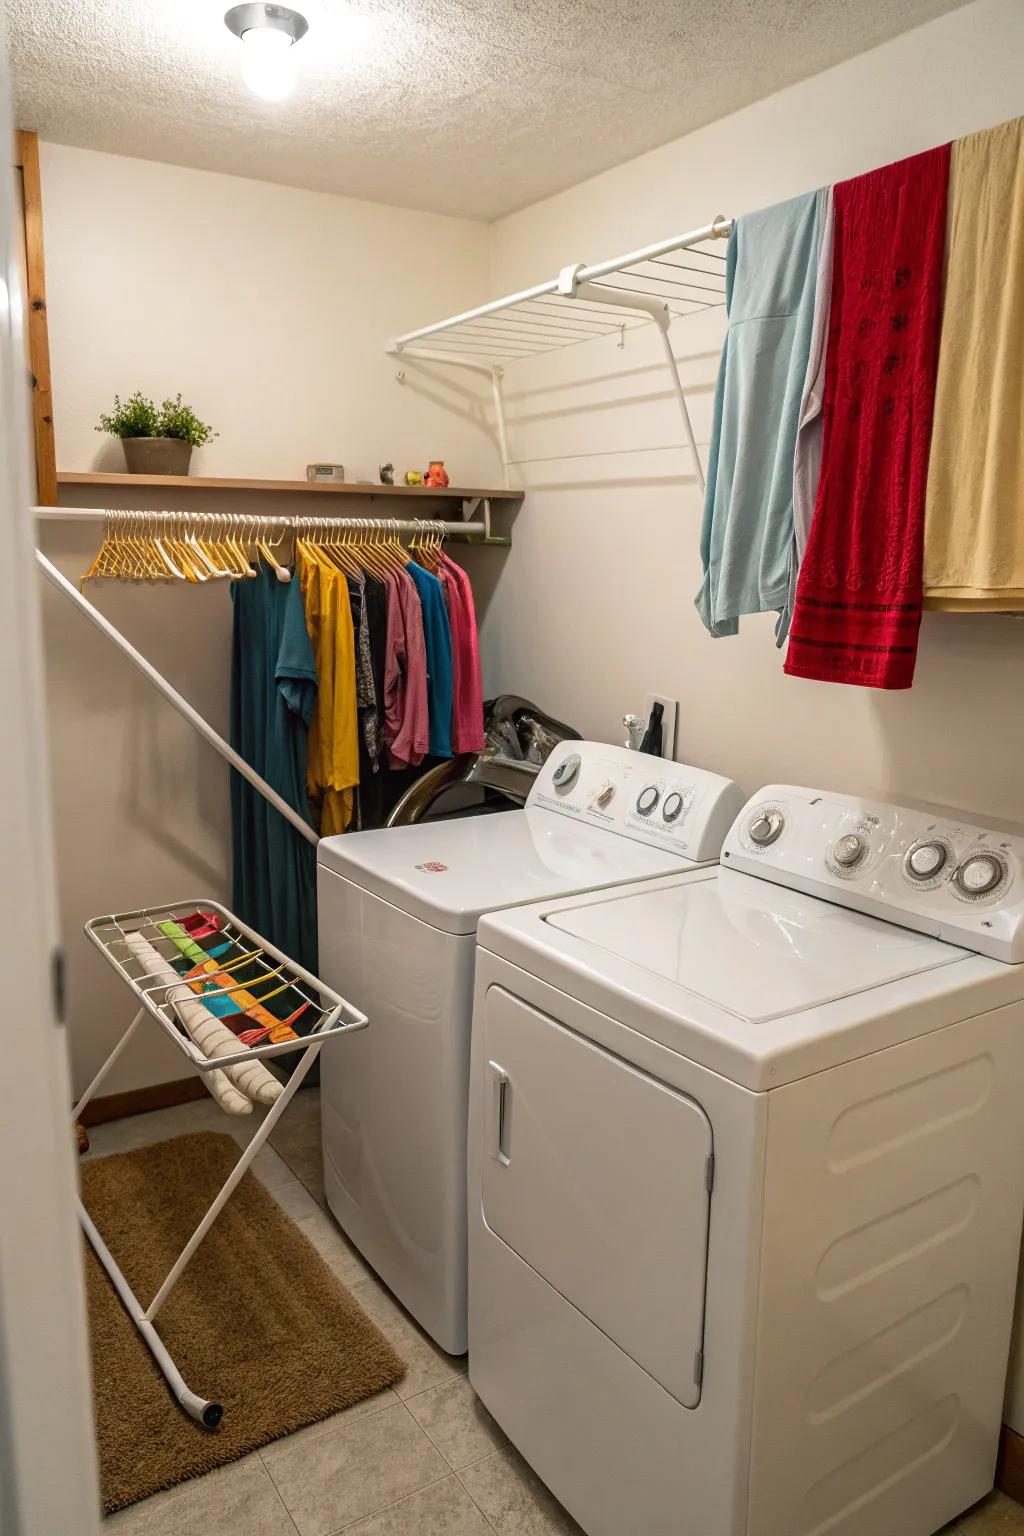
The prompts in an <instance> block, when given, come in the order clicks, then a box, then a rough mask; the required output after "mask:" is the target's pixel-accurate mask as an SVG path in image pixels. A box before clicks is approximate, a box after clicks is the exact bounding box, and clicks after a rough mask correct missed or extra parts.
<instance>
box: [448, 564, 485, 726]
mask: <svg viewBox="0 0 1024 1536" xmlns="http://www.w3.org/2000/svg"><path fill="white" fill-rule="evenodd" d="M438 574H439V576H440V578H441V583H442V585H443V587H444V591H445V596H446V597H447V599H448V622H449V624H450V626H451V633H452V751H453V752H456V753H458V752H482V751H483V749H484V693H483V683H482V680H481V677H480V642H479V638H478V636H477V629H476V606H475V604H474V602H473V588H472V586H471V585H470V580H469V577H468V576H467V575H466V572H465V571H464V570H463V569H462V567H461V566H460V565H456V564H455V562H454V560H449V559H448V556H447V555H442V556H441V566H440V570H439V572H438Z"/></svg>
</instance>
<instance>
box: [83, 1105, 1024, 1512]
mask: <svg viewBox="0 0 1024 1536" xmlns="http://www.w3.org/2000/svg"><path fill="white" fill-rule="evenodd" d="M258 1124H259V1121H258V1119H256V1117H255V1116H253V1117H252V1118H251V1119H250V1118H248V1117H247V1119H246V1120H244V1121H232V1120H229V1119H228V1118H227V1117H226V1116H225V1115H223V1114H221V1112H220V1110H219V1109H217V1108H216V1106H215V1105H214V1104H213V1103H212V1102H199V1103H195V1104H183V1105H181V1106H180V1107H179V1108H176V1109H166V1110H157V1111H156V1112H154V1113H153V1114H149V1115H137V1116H134V1117H133V1118H131V1119H128V1120H118V1121H114V1122H112V1123H111V1124H109V1125H104V1126H98V1127H96V1128H95V1129H94V1130H93V1131H91V1132H90V1140H91V1146H90V1150H89V1152H88V1154H87V1156H89V1157H98V1156H99V1157H102V1156H103V1155H104V1154H106V1153H109V1152H123V1151H127V1150H128V1149H129V1148H131V1147H139V1146H145V1145H147V1144H148V1143H149V1142H153V1141H159V1140H162V1139H163V1138H164V1137H167V1136H180V1135H183V1134H185V1133H186V1132H188V1131H198V1130H218V1131H225V1130H226V1131H230V1132H232V1133H233V1134H234V1135H235V1136H236V1139H237V1140H239V1141H240V1142H245V1141H246V1140H247V1139H248V1138H249V1137H250V1136H251V1135H252V1134H253V1131H254V1130H255V1127H256V1126H257V1125H258ZM253 1166H254V1169H255V1171H256V1172H257V1173H258V1174H259V1176H260V1178H261V1179H262V1180H263V1182H264V1184H265V1185H266V1186H267V1188H268V1189H269V1190H271V1191H272V1192H273V1194H274V1197H275V1198H276V1199H277V1200H278V1201H279V1202H280V1204H281V1205H282V1207H283V1208H284V1209H285V1210H286V1211H287V1212H288V1214H289V1215H290V1216H291V1217H292V1219H293V1220H294V1221H296V1222H297V1223H298V1224H299V1227H300V1228H301V1230H302V1231H303V1232H304V1233H305V1234H306V1236H307V1237H308V1238H309V1240H310V1242H311V1243H313V1245H314V1247H316V1248H317V1250H318V1251H319V1252H320V1253H321V1254H322V1255H323V1257H324V1258H325V1259H326V1261H327V1263H328V1264H329V1265H330V1266H331V1268H332V1269H334V1270H335V1271H336V1273H337V1274H338V1275H339V1277H340V1278H341V1279H342V1280H343V1281H344V1282H345V1284H346V1285H347V1286H349V1288H350V1289H351V1290H352V1292H353V1294H354V1295H355V1296H356V1297H358V1299H359V1301H360V1302H361V1304H362V1306H363V1307H364V1308H365V1309H366V1311H367V1312H368V1313H369V1314H370V1316H371V1317H372V1318H373V1319H374V1320H375V1321H376V1323H377V1324H378V1326H379V1327H380V1328H381V1329H382V1331H383V1332H384V1333H386V1334H387V1335H388V1337H389V1338H390V1339H391V1340H392V1341H393V1343H394V1345H395V1348H396V1349H397V1350H398V1352H399V1354H401V1356H402V1358H403V1359H404V1360H405V1361H406V1364H407V1367H408V1369H407V1372H406V1375H405V1378H404V1380H403V1381H401V1382H399V1384H398V1386H397V1387H395V1388H394V1390H390V1391H386V1392H381V1393H379V1394H378V1395H377V1396H376V1397H373V1398H370V1399H368V1400H367V1401H365V1402H362V1403H357V1404H356V1406H355V1407H353V1408H349V1409H347V1410H346V1411H345V1412H344V1413H339V1414H337V1415H335V1417H334V1418H331V1419H326V1420H324V1421H323V1422H322V1423H319V1424H312V1425H310V1426H309V1428H308V1429H303V1430H300V1431H299V1432H298V1433H297V1434H294V1435H289V1436H287V1437H286V1438H285V1439H283V1440H278V1441H275V1443H274V1444H273V1445H269V1446H266V1447H265V1448H264V1449H263V1450H262V1451H257V1452H254V1453H253V1454H252V1455H251V1456H247V1457H245V1458H244V1460H242V1461H238V1462H235V1463H234V1464H233V1465H231V1466H228V1467H223V1468H221V1469H220V1470H218V1471H216V1472H211V1473H210V1474H209V1475H208V1476H207V1477H202V1478H196V1479H194V1480H193V1481H192V1482H188V1483H182V1484H181V1485H180V1486H179V1487H177V1488H172V1489H170V1490H169V1491H168V1492H166V1493H159V1494H157V1495H156V1496H155V1498H152V1499H147V1500H145V1501H144V1502H143V1503H141V1504H136V1505H133V1507H132V1508H131V1509H127V1510H123V1511H122V1512H121V1513H120V1514H117V1515H112V1516H110V1518H109V1519H108V1520H107V1521H106V1522H105V1525H104V1536H337V1533H340V1532H345V1533H346V1536H442V1533H443V1536H573V1533H576V1536H582V1533H581V1532H580V1527H579V1526H578V1525H577V1524H576V1522H575V1521H574V1520H573V1519H571V1518H570V1516H569V1515H568V1514H566V1512H565V1510H564V1509H562V1507H561V1506H560V1505H559V1504H558V1503H557V1502H556V1501H555V1499H554V1498H552V1496H551V1494H550V1493H549V1492H548V1490H547V1489H546V1488H545V1487H544V1485H543V1484H542V1483H541V1482H540V1480H539V1479H538V1478H537V1477H535V1476H534V1474H533V1473H532V1472H531V1471H530V1469H529V1467H527V1465H526V1463H525V1462H524V1461H523V1460H522V1458H521V1457H520V1456H519V1455H518V1454H517V1453H516V1451H515V1450H513V1448H512V1446H511V1445H510V1444H509V1443H508V1441H507V1440H506V1439H505V1437H504V1435H503V1434H502V1433H501V1431H500V1429H499V1428H498V1427H497V1425H496V1424H495V1423H494V1421H493V1419H491V1417H490V1415H489V1414H488V1413H487V1410H486V1409H485V1408H484V1407H483V1405H482V1403H480V1402H479V1400H478V1399H477V1398H476V1396H475V1395H474V1393H473V1390H472V1388H471V1387H470V1385H469V1382H468V1380H467V1378H466V1364H465V1360H464V1359H454V1358H452V1357H451V1356H449V1355H445V1354H443V1353H442V1352H441V1350H439V1349H438V1348H437V1346H436V1345H435V1344H433V1343H432V1342H431V1340H430V1339H428V1338H427V1336H426V1335H425V1334H424V1333H423V1332H422V1331H421V1330H420V1329H419V1328H418V1327H417V1325H416V1324H415V1323H414V1322H413V1321H412V1319H411V1318H409V1317H408V1316H407V1315H406V1313H405V1312H403V1311H402V1309H401V1307H399V1306H398V1304H397V1303H396V1302H395V1301H394V1300H393V1298H392V1297H391V1295H390V1293H389V1292H388V1291H387V1290H386V1289H385V1288H384V1286H382V1285H381V1284H380V1282H379V1281H378V1280H377V1279H376V1278H375V1277H374V1276H373V1275H372V1274H371V1273H370V1271H369V1270H368V1269H367V1267H366V1265H365V1264H364V1263H363V1262H362V1260H361V1259H360V1257H359V1255H358V1254H357V1253H356V1252H355V1250H354V1249H353V1248H352V1247H351V1246H350V1245H349V1243H348V1242H347V1241H346V1239H345V1238H344V1236H343V1235H342V1233H341V1232H340V1230H339V1228H338V1227H337V1226H336V1224H335V1223H334V1220H333V1218H332V1217H331V1216H330V1215H329V1213H328V1212H327V1211H326V1209H325V1207H324V1203H323V1178H322V1173H321V1164H320V1096H319V1091H318V1090H317V1089H307V1090H303V1092H302V1093H300V1094H299V1095H298V1097H297V1098H296V1101H295V1102H294V1103H293V1104H292V1105H290V1106H289V1108H288V1111H287V1112H286V1114H285V1115H284V1116H283V1117H282V1120H281V1123H280V1125H279V1127H278V1128H277V1130H276V1131H275V1132H274V1133H273V1135H272V1137H271V1143H270V1145H269V1146H267V1147H265V1148H264V1149H263V1151H261V1152H260V1153H259V1154H258V1156H257V1158H256V1161H255V1163H254V1165H253ZM624 1536H625V1533H624ZM943 1536H1024V1507H1022V1506H1021V1505H1019V1504H1015V1503H1014V1502H1013V1501H1012V1500H1011V1499H1007V1498H1005V1497H1004V1496H1003V1495H1002V1494H998V1493H997V1494H993V1495H992V1497H991V1498H989V1499H986V1500H985V1501H984V1503H982V1504H980V1505H978V1506H977V1507H976V1508H975V1509H974V1510H972V1511H971V1512H970V1513H969V1514H967V1515H965V1516H963V1517H962V1518H961V1519H960V1520H959V1521H957V1522H955V1523H954V1524H953V1525H951V1526H949V1527H947V1529H946V1531H945V1532H944V1533H943Z"/></svg>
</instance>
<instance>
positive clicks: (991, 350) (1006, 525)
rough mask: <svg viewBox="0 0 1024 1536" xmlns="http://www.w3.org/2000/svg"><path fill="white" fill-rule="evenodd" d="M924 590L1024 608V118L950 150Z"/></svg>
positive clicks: (941, 604) (951, 598)
mask: <svg viewBox="0 0 1024 1536" xmlns="http://www.w3.org/2000/svg"><path fill="white" fill-rule="evenodd" d="M924 589H925V607H926V608H945V609H967V610H973V611H975V612H984V611H986V610H992V609H995V610H1003V611H1004V612H1005V611H1017V612H1020V611H1022V610H1024V118H1017V119H1016V121H1015V122H1012V123H1002V124H1000V126H999V127H998V128H990V129H988V130H987V131H986V132H984V133H972V134H971V135H970V136H969V137H968V138H965V139H960V140H959V141H958V142H957V143H956V144H954V146H953V157H952V169H951V172H950V229H949V257H948V263H947V272H946V298H945V306H944V312H943V320H942V342H941V346H940V348H939V374H938V383H937V385H936V391H935V428H934V431H933V432H932V447H931V459H930V461H929V466H928V495H927V500H926V503H925V524H924Z"/></svg>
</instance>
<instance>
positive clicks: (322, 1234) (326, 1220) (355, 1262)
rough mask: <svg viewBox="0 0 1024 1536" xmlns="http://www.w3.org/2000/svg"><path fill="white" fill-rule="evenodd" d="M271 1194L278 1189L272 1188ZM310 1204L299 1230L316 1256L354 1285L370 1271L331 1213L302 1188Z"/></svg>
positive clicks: (341, 1277) (345, 1281)
mask: <svg viewBox="0 0 1024 1536" xmlns="http://www.w3.org/2000/svg"><path fill="white" fill-rule="evenodd" d="M300 1188H301V1186H300ZM274 1193H275V1195H276V1194H278V1191H277V1190H275V1191H274ZM303 1193H304V1194H305V1195H306V1199H307V1200H308V1201H309V1202H310V1205H311V1206H312V1214H311V1215H306V1216H304V1217H303V1218H302V1220H301V1221H300V1222H299V1231H300V1232H301V1233H302V1235H303V1236H304V1237H306V1238H308V1239H309V1241H310V1242H311V1243H312V1244H313V1247H314V1248H315V1249H316V1251H317V1253H319V1255H320V1257H321V1258H322V1259H324V1260H326V1262H327V1263H328V1264H329V1265H330V1267H331V1269H333V1271H334V1273H335V1274H336V1275H337V1277H338V1279H339V1280H340V1281H341V1282H342V1283H343V1284H344V1285H347V1286H353V1285H358V1283H359V1281H360V1280H365V1279H366V1277H367V1275H368V1274H369V1273H370V1271H369V1270H368V1269H367V1267H366V1265H365V1264H364V1263H363V1260H362V1259H361V1258H360V1257H359V1254H358V1253H357V1252H356V1250H355V1248H353V1246H352V1244H351V1243H350V1242H349V1240H348V1238H347V1237H346V1236H345V1234H344V1232H342V1230H341V1228H340V1227H339V1226H338V1224H337V1222H336V1221H335V1220H334V1217H333V1216H330V1215H328V1213H327V1212H326V1211H322V1210H321V1209H320V1207H319V1206H318V1205H317V1204H316V1202H315V1201H314V1200H313V1197H312V1195H310V1194H309V1193H308V1191H306V1190H303Z"/></svg>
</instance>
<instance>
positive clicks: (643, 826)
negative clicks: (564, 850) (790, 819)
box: [526, 741, 743, 861]
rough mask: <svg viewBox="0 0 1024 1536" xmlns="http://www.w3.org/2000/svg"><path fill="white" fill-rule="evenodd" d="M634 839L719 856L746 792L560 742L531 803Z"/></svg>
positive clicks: (669, 767)
mask: <svg viewBox="0 0 1024 1536" xmlns="http://www.w3.org/2000/svg"><path fill="white" fill-rule="evenodd" d="M526 804H527V808H528V809H529V808H530V807H531V806H533V807H537V808H540V809H543V810H547V811H558V812H559V813H560V814H561V815H563V816H571V817H574V818H575V819H577V820H578V821H581V822H586V823H589V824H590V825H591V826H596V827H603V828H605V830H607V831H611V832H618V833H620V834H621V835H622V836H623V837H628V838H631V839H632V840H633V841H634V842H638V843H647V844H649V845H650V846H652V847H655V848H661V849H664V850H666V851H673V852H678V853H679V855H680V857H681V858H682V859H692V860H694V861H703V860H706V859H717V858H718V854H719V850H720V849H721V846H722V839H723V838H724V836H725V834H726V832H727V831H728V829H729V827H730V825H731V824H732V821H733V819H734V817H735V815H736V812H737V810H738V809H739V807H740V806H741V805H742V804H743V795H742V793H741V791H740V789H739V788H738V786H737V785H735V784H734V783H733V782H732V780H731V779H725V778H722V777H721V775H720V774H717V773H708V772H707V771H706V770H705V769H703V768H693V767H689V766H688V765H686V764H684V763H670V762H668V761H667V760H666V759H665V758H661V757H647V756H646V755H641V754H640V753H639V752H631V751H629V750H627V748H625V747H613V746H608V745H607V744H605V743H603V742H597V741H566V742H561V743H560V744H559V745H558V746H557V747H555V749H554V751H553V752H552V753H551V756H550V757H549V758H548V760H547V762H546V763H545V764H544V766H543V768H542V769H541V771H540V773H539V774H538V775H537V780H536V783H535V784H534V786H533V788H532V789H531V791H530V797H529V799H528V800H527V802H526Z"/></svg>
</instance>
